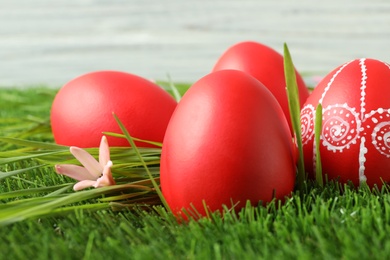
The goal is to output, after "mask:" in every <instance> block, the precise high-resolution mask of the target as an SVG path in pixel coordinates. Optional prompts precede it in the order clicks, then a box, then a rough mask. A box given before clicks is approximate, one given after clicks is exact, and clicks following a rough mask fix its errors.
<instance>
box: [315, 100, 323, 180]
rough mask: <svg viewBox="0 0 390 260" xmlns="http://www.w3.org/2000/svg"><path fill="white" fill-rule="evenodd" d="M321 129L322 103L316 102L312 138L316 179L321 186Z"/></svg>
mask: <svg viewBox="0 0 390 260" xmlns="http://www.w3.org/2000/svg"><path fill="white" fill-rule="evenodd" d="M321 131H322V105H321V104H318V106H317V109H316V120H315V124H314V138H315V146H316V181H317V183H318V184H319V185H320V186H321V187H323V186H324V181H323V178H322V163H321V154H320V146H321Z"/></svg>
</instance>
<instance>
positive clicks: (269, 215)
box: [0, 86, 390, 259]
mask: <svg viewBox="0 0 390 260" xmlns="http://www.w3.org/2000/svg"><path fill="white" fill-rule="evenodd" d="M185 88H186V86H181V89H182V91H185ZM55 93H56V90H55V89H51V88H45V87H31V88H28V89H11V88H2V89H0V100H1V101H0V137H12V138H18V139H23V140H33V141H39V142H44V143H47V144H52V143H53V137H52V135H51V132H50V124H49V121H48V118H49V114H50V105H51V102H52V100H53V98H54V95H55ZM21 149H22V150H21ZM15 151H18V152H20V153H22V152H23V151H24V150H23V148H19V147H18V145H15V144H12V143H7V142H4V141H3V142H1V143H0V162H1V164H0V171H1V173H0V174H2V175H3V176H5V174H7V173H9V172H12V171H15V170H18V169H25V168H28V167H31V166H34V165H40V164H41V163H42V162H41V161H39V160H36V159H27V158H26V159H21V160H16V161H15V160H14V161H12V160H11V161H7V160H8V159H9V158H14V157H13V155H16V154H15ZM141 152H142V151H141ZM57 156H58V155H57ZM53 158H54V159H55V158H57V157H53ZM0 177H1V176H0ZM68 183H70V179H67V178H65V177H63V176H59V175H57V174H56V173H55V172H54V169H53V167H47V166H42V167H37V168H35V169H31V170H29V171H22V172H21V173H19V174H12V175H10V176H9V177H2V178H0V198H1V200H0V203H1V204H0V222H1V221H2V220H4V219H5V218H6V216H5V215H7V214H14V215H13V216H14V217H13V218H12V219H11V220H12V221H9V222H6V221H3V222H1V223H2V226H1V227H0V239H1V240H0V251H1V254H0V259H29V258H30V259H386V258H388V256H389V255H390V235H389V234H390V225H389V223H390V196H389V194H390V193H389V187H388V186H384V187H383V188H382V189H381V190H369V189H368V188H367V187H359V188H354V187H352V186H349V185H340V184H338V183H337V182H329V183H326V184H325V186H324V187H320V186H318V185H317V184H316V183H314V182H310V181H309V182H306V183H305V185H304V191H303V192H294V194H293V195H292V196H291V197H289V198H287V199H286V201H285V202H284V203H283V204H282V203H280V202H272V203H270V204H268V205H259V206H258V207H256V208H253V207H249V206H248V207H247V208H245V209H244V210H242V211H241V212H230V213H227V214H225V215H224V216H220V215H219V214H212V216H211V218H209V219H206V218H204V219H200V220H198V221H195V220H192V221H189V222H188V223H184V224H183V223H182V224H179V223H177V221H176V220H175V218H174V217H173V216H172V215H171V214H170V213H167V211H166V210H165V209H164V208H163V206H161V205H157V206H150V207H145V206H142V207H141V206H139V207H137V206H135V207H131V208H130V209H122V210H118V209H117V208H112V206H113V205H115V204H112V203H111V204H110V203H106V202H104V200H100V199H99V198H104V197H105V195H99V194H97V195H96V194H95V195H94V197H92V198H87V199H85V200H83V201H80V202H74V201H71V202H69V205H68V204H66V205H63V206H64V207H65V209H66V210H64V211H61V209H64V207H63V206H61V207H58V208H57V209H59V210H57V211H54V212H46V213H45V212H42V214H41V215H39V214H38V215H37V214H36V215H34V214H31V212H30V213H29V214H30V215H29V214H27V213H26V212H28V211H20V212H24V213H26V214H25V215H24V217H26V218H27V219H24V218H18V217H17V214H15V213H12V205H15V203H16V204H17V203H18V201H24V204H23V205H24V207H26V205H28V204H26V198H32V200H31V207H33V206H34V203H38V204H39V203H44V202H43V201H40V202H35V200H34V198H42V197H44V196H46V195H51V197H50V196H49V197H46V198H48V199H50V198H53V197H55V196H57V197H59V196H60V195H61V196H63V195H64V194H72V193H73V192H72V190H71V186H69V185H68ZM62 184H63V185H64V186H65V188H64V191H62V192H63V193H61V194H55V196H54V195H53V193H52V192H53V191H44V188H45V187H52V186H55V185H62ZM34 189H35V191H36V192H34ZM20 190H25V191H31V192H30V193H29V194H26V195H23V194H22V193H19V195H17V196H14V197H12V196H8V197H7V196H4V194H9V193H8V192H12V191H20ZM96 190H98V189H96ZM38 191H39V193H38ZM2 195H3V197H1V196H2ZM98 195H99V196H100V197H99V196H98ZM148 196H149V195H148ZM150 196H153V198H156V196H157V195H156V194H155V193H151V194H150ZM57 197H55V198H57ZM142 198H144V197H142ZM260 204H261V203H260ZM89 205H90V207H89ZM98 205H101V207H100V209H99V210H92V209H93V208H96V207H98ZM10 208H11V210H10ZM65 213H66V214H65ZM19 217H23V216H19Z"/></svg>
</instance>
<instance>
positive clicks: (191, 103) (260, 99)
mask: <svg viewBox="0 0 390 260" xmlns="http://www.w3.org/2000/svg"><path fill="white" fill-rule="evenodd" d="M293 149H294V145H293V143H292V138H291V135H290V132H289V128H288V125H287V121H286V119H285V117H284V115H283V111H282V110H281V108H280V106H279V104H278V103H277V101H276V99H275V98H274V97H273V95H272V94H271V92H270V91H269V90H268V89H267V88H265V87H264V86H263V84H261V83H260V82H259V81H258V80H256V79H255V78H253V77H252V76H250V75H248V74H246V73H244V72H241V71H237V70H222V71H217V72H213V73H210V74H208V75H206V76H205V77H203V78H201V79H200V80H198V81H197V82H196V83H195V84H194V85H192V86H191V88H190V89H189V90H188V91H187V92H186V94H185V95H184V96H183V98H182V100H181V101H180V102H179V104H178V106H177V108H176V110H175V112H174V114H173V115H172V118H171V121H170V123H169V125H168V128H167V132H166V135H165V138H164V142H163V148H162V155H161V173H160V179H161V187H162V192H163V195H164V197H165V199H166V200H167V203H168V204H169V206H170V208H171V209H172V210H173V212H174V213H175V214H177V215H181V213H180V212H181V210H182V209H186V210H188V209H190V210H191V205H193V206H194V207H195V208H196V210H197V211H199V213H201V214H202V215H205V214H206V213H205V210H204V207H203V203H202V201H203V200H204V201H205V202H206V204H207V205H208V207H209V209H210V210H211V211H216V210H219V211H222V205H226V206H228V207H230V206H232V203H233V204H235V203H238V205H237V206H236V208H235V209H236V210H239V209H240V208H241V207H243V206H244V205H245V203H246V201H247V200H250V202H251V203H252V205H257V204H258V202H259V201H263V202H264V203H266V202H269V201H271V200H272V199H273V197H274V195H275V197H276V198H277V199H283V198H284V197H285V196H288V195H289V194H290V193H291V192H292V190H293V187H294V181H295V162H294V155H293V152H292V151H293Z"/></svg>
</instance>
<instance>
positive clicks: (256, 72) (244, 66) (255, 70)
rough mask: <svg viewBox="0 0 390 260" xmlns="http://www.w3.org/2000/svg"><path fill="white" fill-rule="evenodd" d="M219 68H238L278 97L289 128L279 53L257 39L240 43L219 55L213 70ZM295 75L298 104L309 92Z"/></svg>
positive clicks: (281, 57) (298, 75)
mask: <svg viewBox="0 0 390 260" xmlns="http://www.w3.org/2000/svg"><path fill="white" fill-rule="evenodd" d="M223 69H236V70H241V71H244V72H246V73H248V74H250V75H252V76H253V77H255V78H256V79H258V80H259V81H261V83H263V84H264V85H265V86H266V87H267V88H268V89H269V90H270V91H271V92H272V94H273V95H274V96H275V98H276V99H277V100H278V102H279V104H280V106H281V107H282V109H283V112H284V114H285V116H286V118H287V122H288V124H289V126H290V129H292V127H291V118H290V110H289V106H288V100H287V93H286V81H285V77H284V65H283V56H282V55H281V54H279V53H278V52H277V51H275V50H274V49H272V48H270V47H268V46H266V45H263V44H260V43H257V42H250V41H249V42H240V43H237V44H235V45H233V46H232V47H230V48H229V49H228V50H227V51H225V53H223V54H222V56H221V57H220V58H219V59H218V61H217V63H216V64H215V66H214V68H213V71H218V70H223ZM295 75H296V79H297V84H298V91H299V99H300V102H301V104H304V103H305V101H306V99H307V97H308V96H309V91H308V89H307V87H306V85H305V82H304V81H303V79H302V77H301V76H300V74H299V73H298V71H295ZM291 131H292V130H291Z"/></svg>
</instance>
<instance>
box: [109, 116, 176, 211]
mask: <svg viewBox="0 0 390 260" xmlns="http://www.w3.org/2000/svg"><path fill="white" fill-rule="evenodd" d="M113 116H114V118H115V120H116V122H117V123H118V125H119V127H120V129H121V130H122V132H123V134H124V135H125V136H126V139H127V141H128V142H129V143H130V145H131V147H132V148H133V149H134V151H135V152H136V154H137V155H138V157H139V160H140V161H141V163H142V165H143V167H144V168H145V170H146V172H147V174H148V176H149V178H150V181H151V182H152V184H153V187H154V189H155V190H156V192H157V194H158V196H159V197H160V199H161V202H162V203H163V205H164V206H165V207H166V208H167V210H168V211H170V212H172V211H171V208H170V207H169V205H168V203H167V202H166V200H165V198H164V196H163V194H162V192H161V190H160V187H159V186H158V184H157V183H156V181H155V180H154V178H153V176H152V173H151V172H150V171H149V168H148V166H147V165H146V163H145V161H144V159H143V157H142V155H141V153H140V152H139V150H138V148H137V146H136V145H135V143H134V140H133V138H132V137H131V136H130V134H129V132H128V131H127V129H126V127H125V126H124V125H123V124H122V122H121V121H120V120H119V118H118V117H117V116H116V115H115V114H114V113H113Z"/></svg>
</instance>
